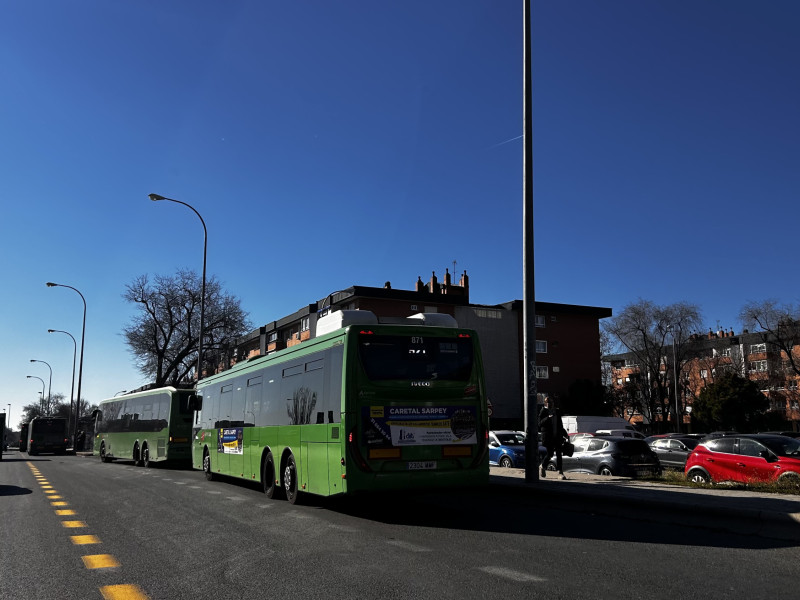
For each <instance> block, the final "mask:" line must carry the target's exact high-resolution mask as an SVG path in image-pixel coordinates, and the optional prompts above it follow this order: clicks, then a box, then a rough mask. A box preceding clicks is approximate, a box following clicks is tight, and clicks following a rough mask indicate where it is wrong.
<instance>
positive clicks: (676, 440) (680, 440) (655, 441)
mask: <svg viewBox="0 0 800 600" xmlns="http://www.w3.org/2000/svg"><path fill="white" fill-rule="evenodd" d="M701 439H702V436H699V435H673V436H670V437H662V438H647V440H645V441H646V442H647V443H648V444H649V445H650V449H651V450H652V451H653V452H655V453H656V456H658V462H660V463H661V466H662V467H665V468H670V469H680V470H681V471H682V470H683V468H684V467H685V466H686V459H687V458H689V455H690V454H691V453H692V450H694V449H695V447H696V446H697V444H699V443H700V440H701Z"/></svg>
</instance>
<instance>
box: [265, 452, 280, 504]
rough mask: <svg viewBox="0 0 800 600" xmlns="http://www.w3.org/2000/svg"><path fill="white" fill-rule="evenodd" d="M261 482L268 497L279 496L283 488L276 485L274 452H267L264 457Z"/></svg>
mask: <svg viewBox="0 0 800 600" xmlns="http://www.w3.org/2000/svg"><path fill="white" fill-rule="evenodd" d="M261 483H262V485H263V486H264V494H266V496H267V498H278V497H279V496H280V493H281V488H280V487H278V486H277V485H275V459H274V458H273V457H272V452H267V455H266V456H265V457H264V468H263V469H262V470H261Z"/></svg>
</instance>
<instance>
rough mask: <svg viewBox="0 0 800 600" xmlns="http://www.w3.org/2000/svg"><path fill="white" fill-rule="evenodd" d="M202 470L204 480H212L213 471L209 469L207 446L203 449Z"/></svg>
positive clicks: (209, 456)
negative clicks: (204, 475)
mask: <svg viewBox="0 0 800 600" xmlns="http://www.w3.org/2000/svg"><path fill="white" fill-rule="evenodd" d="M203 472H204V473H205V474H206V481H214V472H213V471H212V470H211V454H209V453H208V448H206V449H205V450H204V451H203Z"/></svg>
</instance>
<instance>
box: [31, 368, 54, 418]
mask: <svg viewBox="0 0 800 600" xmlns="http://www.w3.org/2000/svg"><path fill="white" fill-rule="evenodd" d="M31 362H32V363H33V362H40V363H44V364H46V365H47V368H48V369H50V384H49V385H48V386H47V413H48V414H47V415H46V416H48V417H49V416H50V412H51V411H52V410H53V401H52V399H51V398H52V396H51V394H52V393H53V367H51V366H50V363H47V362H45V361H43V360H36V359H35V358H32V359H31ZM42 400H44V398H42Z"/></svg>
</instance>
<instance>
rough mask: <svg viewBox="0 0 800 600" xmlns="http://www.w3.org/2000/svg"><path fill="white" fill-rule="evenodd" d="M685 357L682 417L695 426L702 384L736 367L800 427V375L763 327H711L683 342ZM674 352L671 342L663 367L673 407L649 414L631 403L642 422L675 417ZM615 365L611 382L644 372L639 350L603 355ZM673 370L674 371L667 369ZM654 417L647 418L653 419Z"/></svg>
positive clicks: (630, 411) (680, 380)
mask: <svg viewBox="0 0 800 600" xmlns="http://www.w3.org/2000/svg"><path fill="white" fill-rule="evenodd" d="M792 353H793V355H794V358H795V360H798V359H800V347H798V346H795V347H793V348H792ZM680 355H681V356H684V357H685V358H684V359H681V360H679V361H678V365H679V369H678V377H677V387H678V394H679V396H678V407H679V408H678V411H679V412H680V415H681V416H680V418H681V423H682V424H683V425H684V426H690V425H691V422H692V418H691V413H692V403H693V401H694V399H696V398H697V397H698V396H699V395H700V392H702V390H703V388H704V387H706V386H708V385H710V384H712V383H714V381H715V379H716V378H718V377H719V376H720V375H722V374H723V373H726V372H734V373H737V374H739V375H741V376H742V377H745V378H747V379H750V380H751V381H754V382H756V383H757V384H758V386H759V389H760V390H761V391H762V393H764V395H765V396H767V398H768V399H769V402H770V409H769V410H771V411H773V412H775V413H777V414H779V415H781V416H782V417H783V418H784V420H785V422H786V428H787V429H791V430H794V431H798V430H800V390H799V389H798V385H799V383H800V376H798V375H797V374H796V373H794V372H793V370H792V369H791V368H790V366H789V364H788V358H789V357H788V355H787V354H786V352H785V351H782V350H781V349H780V348H779V347H778V345H777V344H776V343H775V342H774V341H773V340H770V337H769V336H768V335H766V334H765V333H763V332H748V331H747V330H745V331H742V332H741V333H740V334H738V335H737V334H735V333H734V331H733V330H728V331H725V330H719V331H716V332H715V331H712V330H709V332H708V333H707V334H694V335H691V336H690V337H689V339H688V340H687V341H686V342H685V343H684V347H683V348H682V351H681V353H680ZM674 356H675V355H674V353H673V349H672V347H671V346H666V347H664V349H663V357H662V361H661V365H660V372H661V374H662V375H665V377H664V381H665V383H666V385H667V387H668V393H669V397H670V398H671V400H670V403H669V406H670V413H669V414H667V415H663V414H661V413H657V414H656V415H653V416H652V419H648V416H647V415H642V414H639V413H638V412H637V411H636V410H635V408H633V407H632V406H628V407H627V408H626V409H625V410H626V415H625V416H626V417H627V418H629V419H630V420H631V421H632V422H633V423H638V424H639V425H641V426H642V427H643V428H645V429H647V428H648V427H653V426H654V425H657V423H658V422H665V421H667V422H674V418H675V412H674V411H673V407H674V406H675V392H674V388H675V377H674V370H673V368H672V365H673V364H674V360H675V358H674ZM604 361H606V362H607V363H609V364H610V367H611V385H612V386H613V387H615V388H616V389H618V390H623V389H625V388H626V386H627V387H628V388H629V389H630V386H629V384H630V383H631V382H635V381H639V382H641V379H642V378H643V377H644V376H645V375H644V373H643V370H642V368H641V365H639V364H638V363H637V359H636V356H635V354H634V353H623V354H617V355H612V356H606V357H604ZM668 373H669V374H668ZM650 420H651V421H654V422H655V423H653V422H648V421H650Z"/></svg>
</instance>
